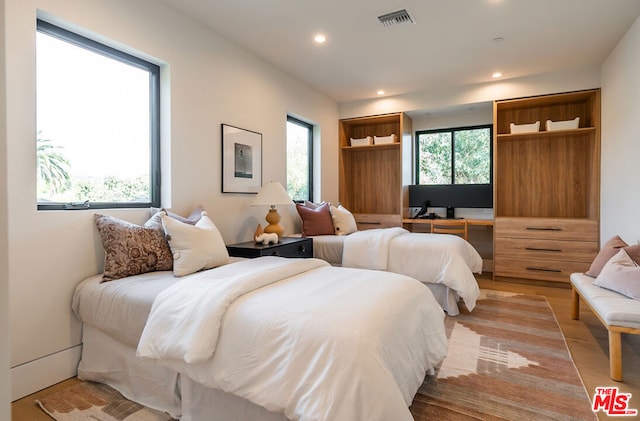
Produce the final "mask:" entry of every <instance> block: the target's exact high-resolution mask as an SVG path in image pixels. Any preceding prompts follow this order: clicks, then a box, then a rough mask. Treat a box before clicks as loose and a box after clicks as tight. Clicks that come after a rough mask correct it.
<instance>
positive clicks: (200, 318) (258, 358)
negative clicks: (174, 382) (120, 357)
mask: <svg viewBox="0 0 640 421" xmlns="http://www.w3.org/2000/svg"><path fill="white" fill-rule="evenodd" d="M299 262H300V260H298V259H283V258H277V257H263V258H258V259H252V260H249V261H245V262H239V263H235V264H232V265H228V266H226V267H223V268H219V269H222V270H221V271H220V272H219V271H218V269H213V270H209V271H206V272H202V273H201V274H198V276H192V277H190V278H187V279H184V280H178V281H176V283H175V284H174V285H172V286H170V287H168V288H167V289H166V290H165V291H164V292H162V293H160V294H159V295H158V300H160V301H158V302H157V304H156V303H154V306H153V308H152V311H151V314H150V316H149V320H150V322H151V324H148V325H147V326H146V327H145V333H144V334H143V339H142V340H141V341H140V346H139V347H138V352H139V354H141V355H144V354H146V353H147V351H148V350H151V349H152V350H153V352H151V353H150V354H149V355H153V356H154V357H155V358H158V359H159V360H158V361H159V363H161V364H164V365H167V366H169V367H171V368H174V369H176V370H177V371H180V372H182V373H184V374H186V375H188V376H189V377H190V378H192V379H193V380H195V381H196V382H198V383H200V384H203V385H205V386H209V387H213V388H219V389H222V390H223V391H225V392H228V393H233V394H235V395H237V396H240V397H242V398H245V399H247V400H249V401H251V402H253V403H256V404H258V405H261V406H263V407H264V408H266V409H268V410H271V411H276V412H283V413H284V414H285V415H286V416H287V417H288V418H289V419H292V420H305V421H306V420H327V421H329V420H331V421H341V420H344V421H351V420H372V421H374V420H380V421H382V420H412V416H411V414H410V412H409V410H408V406H409V405H410V404H411V402H412V399H413V397H414V395H415V393H416V391H417V389H418V387H419V386H420V384H421V383H422V381H423V379H424V375H425V373H426V371H427V370H428V369H431V368H433V367H436V366H437V365H438V364H439V363H440V362H441V361H442V359H443V358H444V356H445V354H446V350H447V339H446V335H445V332H444V323H443V319H444V313H443V311H442V309H441V308H440V306H439V305H438V304H437V303H436V301H435V299H434V298H433V295H432V294H431V292H430V291H429V290H428V288H426V287H425V286H424V285H422V284H420V283H419V282H416V280H414V279H412V278H409V277H406V276H403V275H399V274H394V273H389V272H382V271H370V270H357V269H348V268H336V267H332V266H328V265H327V264H326V263H325V262H320V261H318V260H316V259H306V260H305V261H304V264H301V263H299ZM319 262H320V263H319ZM260 269H264V270H266V271H269V272H270V273H271V274H273V273H277V272H282V273H283V274H285V273H286V276H284V277H282V279H279V277H277V276H276V277H271V276H267V277H270V278H271V280H272V281H273V282H272V283H268V284H266V283H267V282H263V280H257V279H258V278H256V279H255V280H253V281H244V280H243V281H242V282H241V283H243V284H244V285H245V286H246V293H240V294H237V291H233V292H231V293H229V291H226V290H225V288H219V287H218V286H212V285H214V284H218V283H220V284H227V285H229V286H230V287H231V288H232V289H235V288H237V285H235V284H236V283H235V282H231V281H229V279H231V278H234V277H235V276H236V275H235V274H233V273H232V272H233V271H237V273H238V274H241V273H249V272H255V271H256V270H257V271H259V270H260ZM220 273H222V275H220ZM255 273H258V272H255ZM292 273H297V274H294V275H291V274H292ZM289 275H290V276H289ZM250 277H251V276H249V278H250ZM249 278H245V279H249ZM255 282H258V283H261V282H263V283H265V284H266V285H261V286H260V287H257V288H255ZM207 284H210V285H207ZM232 285H233V286H232ZM205 291H206V294H205ZM192 294H193V295H192ZM208 294H214V295H215V294H218V297H211V296H208ZM229 295H231V296H237V298H236V299H232V300H229V301H228V302H227V298H225V297H228V296H229ZM205 302H206V303H212V302H218V303H223V306H226V311H225V312H224V313H223V314H222V316H221V317H220V318H218V316H217V314H218V313H219V308H216V307H214V308H211V309H210V311H211V312H212V314H207V313H205V312H204V311H196V312H194V311H192V309H193V308H199V309H200V308H202V309H203V310H204V306H202V304H204V303H205ZM183 315H184V317H186V319H184V320H181V317H182V316H183ZM165 316H166V318H165ZM185 321H188V323H189V324H190V323H194V325H197V326H199V327H198V330H197V333H198V334H199V335H201V336H203V337H204V336H207V335H211V334H213V335H215V332H214V331H215V330H216V328H218V327H219V331H218V340H217V341H212V340H210V339H207V340H204V341H201V340H198V339H197V338H195V337H194V335H191V334H187V335H181V333H180V331H181V329H182V327H183V326H185ZM156 329H158V330H157V331H156ZM163 332H164V334H163ZM172 342H175V345H171V343H172ZM204 343H206V344H207V345H206V346H205V347H202V345H203V344H204ZM194 344H195V347H196V348H195V349H196V350H197V352H196V353H195V354H191V349H190V347H191V346H192V345H194ZM208 346H211V347H213V349H208V350H205V349H204V348H206V347H208ZM165 351H166V352H167V354H166V357H168V358H169V359H165V356H164V355H163V354H164V352H165ZM207 353H211V355H212V356H211V357H210V358H207V359H204V360H200V358H199V357H202V356H204V355H205V354H207ZM194 355H197V356H198V357H197V358H195V359H194V360H193V361H198V362H192V363H187V362H186V361H185V360H188V359H190V358H192V357H193V356H194Z"/></svg>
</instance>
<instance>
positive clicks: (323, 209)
mask: <svg viewBox="0 0 640 421" xmlns="http://www.w3.org/2000/svg"><path fill="white" fill-rule="evenodd" d="M296 209H297V210H298V214H299V215H300V218H301V219H302V236H303V237H311V236H314V235H333V234H334V230H333V220H332V219H331V210H330V209H329V204H328V203H322V204H321V205H319V206H317V207H316V208H309V207H306V206H304V205H301V204H299V203H298V204H296Z"/></svg>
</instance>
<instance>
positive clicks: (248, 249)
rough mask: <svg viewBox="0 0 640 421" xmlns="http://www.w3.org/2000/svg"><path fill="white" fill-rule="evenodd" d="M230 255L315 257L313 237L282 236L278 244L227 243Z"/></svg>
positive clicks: (253, 242)
mask: <svg viewBox="0 0 640 421" xmlns="http://www.w3.org/2000/svg"><path fill="white" fill-rule="evenodd" d="M227 251H229V256H234V257H250V258H253V257H260V256H281V257H313V239H311V238H303V237H282V238H281V239H280V242H278V243H277V244H256V242H255V241H247V242H244V243H237V244H229V245H227Z"/></svg>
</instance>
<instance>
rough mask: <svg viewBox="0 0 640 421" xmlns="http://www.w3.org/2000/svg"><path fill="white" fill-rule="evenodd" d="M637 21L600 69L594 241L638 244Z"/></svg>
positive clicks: (639, 66)
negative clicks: (599, 168) (597, 209)
mask: <svg viewBox="0 0 640 421" xmlns="http://www.w3.org/2000/svg"><path fill="white" fill-rule="evenodd" d="M638 75H640V18H639V19H638V20H636V22H635V23H634V24H633V26H632V27H631V28H630V29H629V31H627V34H626V35H625V36H624V38H623V39H622V40H621V41H620V43H619V44H618V45H617V46H616V48H615V49H614V50H613V51H612V52H611V54H610V55H609V57H608V58H607V59H606V61H605V62H604V64H603V66H602V178H601V187H600V195H601V207H600V209H601V212H600V221H601V224H600V227H601V228H600V234H601V235H600V238H601V241H602V242H603V243H604V242H605V241H607V240H608V239H609V238H611V237H612V236H614V235H620V236H621V237H622V238H623V239H624V240H625V241H626V242H628V243H636V242H640V218H638V213H639V211H640V194H638V191H639V189H638V180H640V167H639V166H638V157H640V136H639V134H638V133H639V129H638V122H639V121H640V78H639V77H638Z"/></svg>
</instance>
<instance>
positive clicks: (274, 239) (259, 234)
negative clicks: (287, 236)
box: [253, 224, 278, 244]
mask: <svg viewBox="0 0 640 421" xmlns="http://www.w3.org/2000/svg"><path fill="white" fill-rule="evenodd" d="M253 239H254V240H255V242H256V243H264V244H277V243H278V234H276V233H268V232H264V231H263V230H262V225H260V224H258V227H257V228H256V232H255V234H253Z"/></svg>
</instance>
